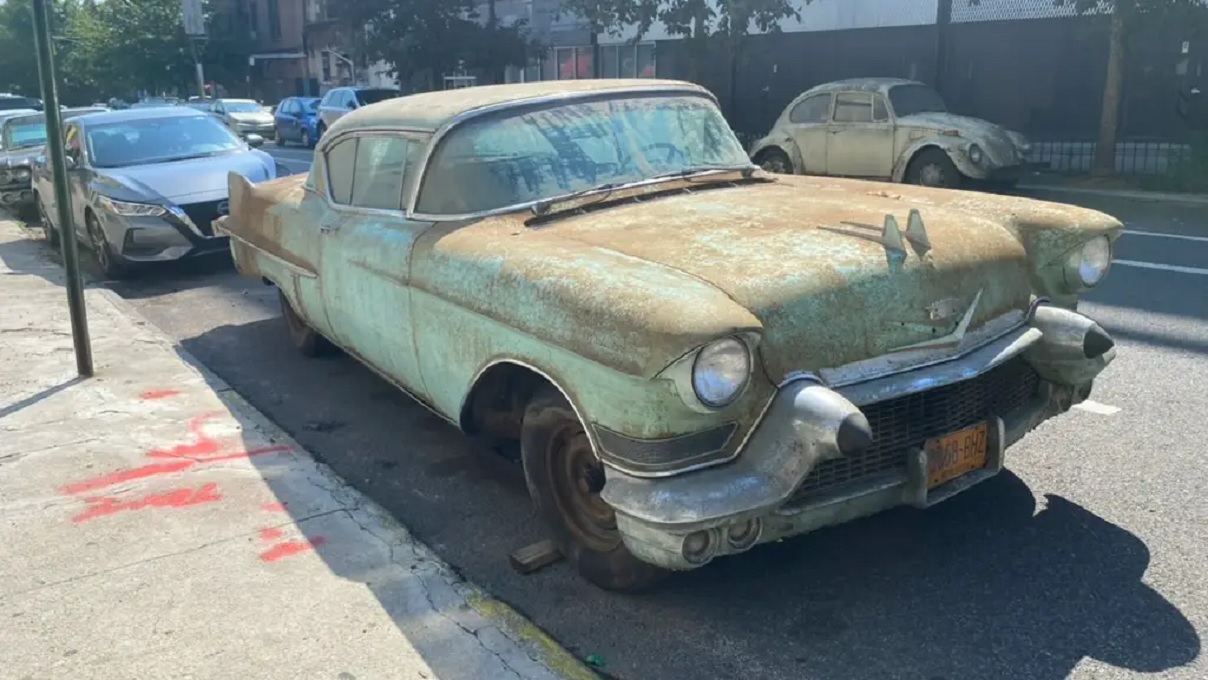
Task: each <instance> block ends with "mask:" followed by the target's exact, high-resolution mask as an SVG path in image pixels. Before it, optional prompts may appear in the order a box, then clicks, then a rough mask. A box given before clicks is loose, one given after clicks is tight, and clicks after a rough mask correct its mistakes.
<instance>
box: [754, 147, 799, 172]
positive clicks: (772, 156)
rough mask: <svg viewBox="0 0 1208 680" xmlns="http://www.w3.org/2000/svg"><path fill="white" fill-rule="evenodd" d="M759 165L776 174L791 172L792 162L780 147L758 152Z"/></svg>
mask: <svg viewBox="0 0 1208 680" xmlns="http://www.w3.org/2000/svg"><path fill="white" fill-rule="evenodd" d="M759 167H761V168H763V169H764V170H766V171H768V172H771V173H775V174H777V175H791V174H793V162H792V161H791V160H789V156H788V154H786V153H785V152H783V151H781V150H780V149H769V150H767V151H764V152H763V153H761V154H759Z"/></svg>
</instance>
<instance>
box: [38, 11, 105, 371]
mask: <svg viewBox="0 0 1208 680" xmlns="http://www.w3.org/2000/svg"><path fill="white" fill-rule="evenodd" d="M33 9H34V42H35V43H36V44H37V48H38V76H39V77H40V78H41V80H42V110H43V112H44V113H45V115H46V158H47V161H49V162H50V167H51V170H52V171H53V173H54V185H55V206H56V207H57V208H58V214H57V215H56V216H55V217H56V218H57V220H58V223H59V230H60V232H61V233H60V238H59V244H60V247H61V248H62V251H63V268H64V269H65V270H67V309H68V310H69V311H70V312H71V339H72V342H73V343H74V344H75V356H76V372H77V373H79V375H80V377H81V378H91V377H92V374H93V366H92V342H91V341H90V340H89V338H88V312H87V309H86V308H85V307H84V282H83V280H82V279H81V278H80V251H79V246H78V244H77V243H76V235H75V225H74V223H73V220H72V217H71V213H72V211H71V194H70V193H69V192H68V191H67V156H66V154H65V153H63V123H62V120H61V116H60V115H59V92H58V90H57V89H56V88H55V65H54V58H53V57H52V55H51V47H50V17H49V14H48V12H47V10H46V0H33Z"/></svg>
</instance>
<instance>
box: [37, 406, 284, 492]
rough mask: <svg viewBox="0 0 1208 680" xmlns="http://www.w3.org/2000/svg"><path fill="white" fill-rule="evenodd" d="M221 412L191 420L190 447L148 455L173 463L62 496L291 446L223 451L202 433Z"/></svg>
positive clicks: (87, 483)
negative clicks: (231, 451) (206, 425)
mask: <svg viewBox="0 0 1208 680" xmlns="http://www.w3.org/2000/svg"><path fill="white" fill-rule="evenodd" d="M219 415H221V414H219V413H207V414H205V415H201V416H198V417H196V418H193V419H192V420H190V421H189V427H188V431H189V435H190V437H191V438H192V439H193V442H192V443H189V444H177V445H176V446H173V447H171V448H167V449H152V450H151V451H148V452H147V454H146V455H147V457H148V458H166V459H170V461H171V462H163V463H148V464H147V465H143V466H142V467H137V468H132V469H129V470H118V471H117V472H111V473H108V474H104V475H100V476H99V477H93V478H91V479H86V480H84V481H81V482H76V483H75V484H69V485H67V486H64V487H62V488H60V489H59V493H62V494H65V495H68V496H74V495H77V494H81V493H86V492H89V491H96V490H97V489H104V488H106V487H110V486H117V485H118V484H124V483H126V482H132V481H135V480H139V479H147V478H149V477H159V476H163V475H171V474H176V473H178V472H184V471H185V470H188V469H189V468H191V467H193V466H195V465H198V464H202V463H216V462H222V461H229V460H242V459H247V458H253V457H255V456H262V455H265V454H268V453H277V452H280V451H288V450H289V447H288V446H283V445H275V446H265V447H261V448H259V449H252V450H251V451H241V452H235V453H224V452H222V451H220V450H219V449H220V447H219V444H218V441H217V440H215V439H214V438H212V437H210V436H209V435H207V434H205V432H203V431H202V427H203V426H204V425H205V424H206V423H207V422H208V421H210V420H213V419H214V418H216V417H218V416H219Z"/></svg>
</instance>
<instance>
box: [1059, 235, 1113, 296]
mask: <svg viewBox="0 0 1208 680" xmlns="http://www.w3.org/2000/svg"><path fill="white" fill-rule="evenodd" d="M1111 265H1112V244H1111V241H1109V240H1108V238H1107V237H1106V236H1096V237H1095V238H1093V239H1091V240H1089V241H1087V242H1086V243H1084V244H1082V246H1081V247H1079V248H1075V249H1074V250H1073V252H1071V253H1070V255H1069V257H1068V258H1067V259H1066V261H1065V283H1066V285H1068V286H1070V288H1072V289H1073V290H1084V289H1087V288H1093V287H1095V286H1096V285H1098V284H1099V282H1100V281H1102V280H1103V277H1104V276H1106V275H1107V270H1108V269H1110V268H1111Z"/></svg>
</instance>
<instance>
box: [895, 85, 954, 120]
mask: <svg viewBox="0 0 1208 680" xmlns="http://www.w3.org/2000/svg"><path fill="white" fill-rule="evenodd" d="M889 101H890V103H891V104H893V113H894V115H895V116H898V117H899V118H900V117H902V116H909V115H911V114H915V113H944V112H946V111H947V110H948V107H947V106H944V99H943V98H942V97H940V93H939V92H936V91H935V90H933V89H931V88H930V87H927V86H926V85H899V86H897V87H895V88H892V89H890V90H889Z"/></svg>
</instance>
